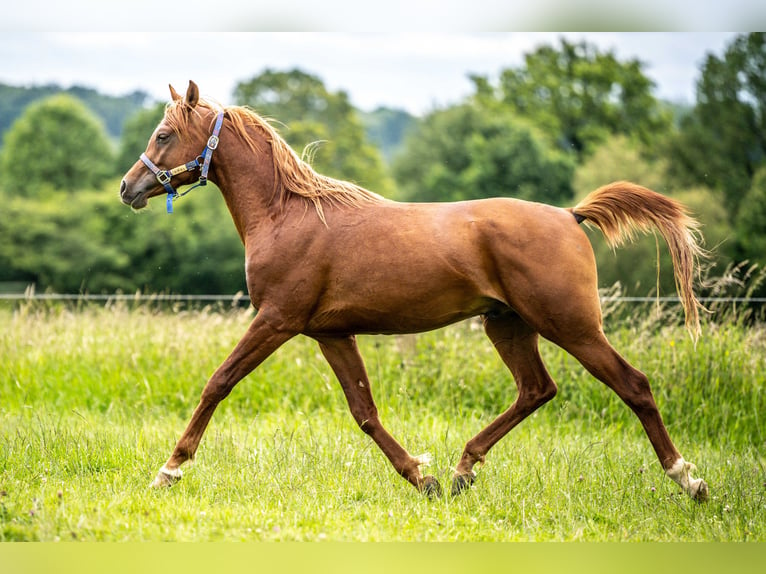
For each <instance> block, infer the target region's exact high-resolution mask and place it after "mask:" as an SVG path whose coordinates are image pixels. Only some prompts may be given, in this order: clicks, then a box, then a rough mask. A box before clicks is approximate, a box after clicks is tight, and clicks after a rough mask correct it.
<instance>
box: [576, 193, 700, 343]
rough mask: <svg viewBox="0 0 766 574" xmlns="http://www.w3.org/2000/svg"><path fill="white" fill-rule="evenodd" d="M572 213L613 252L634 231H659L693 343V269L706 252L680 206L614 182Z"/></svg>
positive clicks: (692, 221) (694, 223) (697, 325)
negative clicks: (600, 235) (593, 228)
mask: <svg viewBox="0 0 766 574" xmlns="http://www.w3.org/2000/svg"><path fill="white" fill-rule="evenodd" d="M571 212H572V214H573V215H574V216H575V218H576V219H577V221H578V223H579V222H582V221H587V222H588V223H592V224H593V225H595V226H596V227H598V228H599V229H600V230H601V232H602V233H603V234H604V237H606V240H607V242H608V243H609V245H610V246H611V247H612V248H614V247H617V246H619V245H622V244H623V243H624V242H625V241H626V240H629V241H632V240H633V239H634V238H635V232H636V231H641V232H643V233H648V232H649V231H651V228H652V227H654V228H656V229H657V230H658V231H659V232H660V234H661V235H662V236H663V237H664V238H665V241H666V242H667V244H668V248H669V249H670V255H671V256H672V258H673V269H674V271H675V281H676V290H677V291H678V294H679V296H680V298H681V304H682V305H683V307H684V313H685V315H686V328H687V329H688V330H689V333H690V334H691V336H692V338H693V339H694V340H696V339H697V337H698V336H699V334H700V322H699V314H698V308H701V307H702V305H700V303H699V301H698V300H697V297H696V296H695V295H694V289H693V283H694V267H695V263H696V260H697V259H699V258H700V257H703V256H704V255H705V251H704V250H703V249H702V247H700V245H699V243H698V238H699V237H700V234H699V223H698V222H697V221H696V220H695V219H694V218H692V217H691V216H690V215H689V214H688V212H687V210H686V208H685V207H684V206H683V204H681V203H680V202H678V201H676V200H674V199H670V198H669V197H665V196H664V195H660V194H659V193H656V192H654V191H651V190H650V189H647V188H645V187H642V186H640V185H635V184H633V183H629V182H625V181H618V182H614V183H610V184H609V185H605V186H603V187H600V188H598V189H597V190H595V191H593V192H591V193H590V194H589V195H588V196H587V197H586V198H585V199H583V200H582V201H581V202H580V203H579V204H577V206H575V207H573V208H572V209H571Z"/></svg>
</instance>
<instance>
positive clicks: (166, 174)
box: [141, 110, 223, 213]
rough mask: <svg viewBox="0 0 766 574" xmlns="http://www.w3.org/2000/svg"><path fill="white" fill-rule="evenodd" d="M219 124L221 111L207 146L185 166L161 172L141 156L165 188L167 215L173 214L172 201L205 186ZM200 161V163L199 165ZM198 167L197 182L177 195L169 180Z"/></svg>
mask: <svg viewBox="0 0 766 574" xmlns="http://www.w3.org/2000/svg"><path fill="white" fill-rule="evenodd" d="M221 124H223V110H221V111H220V112H218V117H217V118H216V119H215V127H214V128H213V135H211V136H210V137H209V138H208V140H207V144H205V149H203V150H202V153H201V154H199V155H198V156H197V157H196V158H195V159H193V160H192V161H189V162H186V163H185V164H183V165H179V166H178V167H174V168H173V169H166V170H162V169H160V168H158V167H157V166H156V165H154V163H153V162H152V160H150V159H149V158H148V157H146V154H145V153H142V154H141V161H142V162H144V165H146V167H148V168H149V170H150V171H151V172H152V173H153V174H154V175H155V176H156V177H157V181H159V182H160V183H161V184H162V187H164V188H165V191H167V192H168V199H167V210H168V213H173V200H174V199H176V198H177V197H182V196H184V195H186V194H187V193H189V192H190V191H191V190H192V189H194V188H195V187H199V186H201V185H207V172H208V170H209V169H210V160H211V159H212V157H213V151H214V150H215V149H216V148H217V147H218V134H220V133H221ZM200 160H201V162H202V163H200ZM199 167H201V168H202V169H201V171H200V176H199V179H198V180H197V183H196V184H195V185H193V186H192V187H190V188H189V189H187V190H186V191H184V192H183V193H178V192H177V191H176V190H175V188H173V186H172V185H171V184H170V180H171V178H172V177H173V176H174V175H178V174H179V173H184V172H187V171H193V170H195V169H197V168H199Z"/></svg>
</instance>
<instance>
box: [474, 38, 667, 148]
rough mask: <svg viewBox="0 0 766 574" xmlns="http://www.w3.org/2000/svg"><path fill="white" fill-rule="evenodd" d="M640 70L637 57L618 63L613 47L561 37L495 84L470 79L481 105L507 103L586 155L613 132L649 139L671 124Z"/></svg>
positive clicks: (504, 73)
mask: <svg viewBox="0 0 766 574" xmlns="http://www.w3.org/2000/svg"><path fill="white" fill-rule="evenodd" d="M642 68H643V64H642V63H641V62H640V61H638V60H628V61H626V62H620V61H619V60H618V59H617V57H616V56H615V55H614V53H612V52H611V51H609V52H606V53H603V52H600V51H599V50H598V49H597V48H596V47H595V46H593V45H591V44H588V43H586V42H580V43H571V42H568V41H567V40H565V39H563V38H562V39H561V41H560V45H559V47H558V49H557V48H555V47H553V46H541V47H540V48H538V49H537V50H535V51H534V52H532V53H529V54H526V55H525V57H524V65H523V66H520V67H518V68H508V69H506V70H503V71H502V73H501V75H500V81H499V85H498V86H497V87H496V88H495V87H493V86H492V84H491V83H490V82H489V80H488V79H487V78H485V77H481V76H474V77H473V78H472V79H473V82H474V85H475V89H476V96H475V97H476V100H477V101H478V102H479V103H483V104H484V105H487V104H489V105H492V104H493V102H494V103H497V102H499V103H501V104H502V105H504V106H507V107H509V108H510V109H511V110H512V111H513V112H514V113H516V114H519V115H521V116H524V117H526V118H529V119H530V120H531V121H532V122H534V123H535V125H537V126H539V127H540V128H541V129H542V130H543V131H544V132H545V133H546V134H547V135H548V136H549V137H550V138H551V139H552V140H553V141H554V142H555V143H556V144H557V145H559V146H560V147H562V148H563V149H565V150H569V151H572V152H574V153H575V154H576V156H577V157H578V159H582V158H583V157H584V156H587V155H588V154H589V153H590V152H591V151H593V149H595V147H596V146H597V145H598V144H600V143H601V142H603V141H604V140H605V138H606V137H607V136H608V135H610V134H625V135H629V136H630V137H636V138H637V139H639V140H640V141H642V142H644V143H649V142H651V140H652V139H653V137H654V134H656V133H657V132H662V131H664V130H665V129H666V128H667V127H668V125H669V122H670V117H669V115H668V114H666V113H664V112H663V110H662V108H661V107H660V106H659V104H658V102H657V101H656V100H655V98H654V97H653V96H652V93H651V90H652V88H653V83H652V81H651V80H650V79H649V78H647V77H646V76H645V75H644V73H643V69H642Z"/></svg>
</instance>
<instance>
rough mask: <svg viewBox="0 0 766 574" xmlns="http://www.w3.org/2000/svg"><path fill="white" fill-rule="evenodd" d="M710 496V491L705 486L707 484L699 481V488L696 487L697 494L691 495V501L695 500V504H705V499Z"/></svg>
mask: <svg viewBox="0 0 766 574" xmlns="http://www.w3.org/2000/svg"><path fill="white" fill-rule="evenodd" d="M709 496H710V489H709V488H708V486H707V482H705V481H704V480H701V481H700V483H699V486H698V487H697V492H695V493H694V494H693V495H692V499H693V500H696V501H697V502H700V503H702V502H707V499H708V498H709Z"/></svg>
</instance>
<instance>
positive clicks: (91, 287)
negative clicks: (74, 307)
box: [0, 181, 245, 293]
mask: <svg viewBox="0 0 766 574" xmlns="http://www.w3.org/2000/svg"><path fill="white" fill-rule="evenodd" d="M118 188H119V183H118V182H117V181H112V182H111V189H112V193H105V192H102V191H90V192H87V191H81V192H78V193H70V194H66V193H58V194H54V195H52V196H51V197H50V198H49V199H25V198H17V199H14V200H8V201H6V205H5V208H4V209H3V210H0V236H2V237H3V238H5V239H7V240H4V241H3V242H1V243H0V269H1V270H0V281H14V282H20V281H23V282H26V283H31V284H36V285H37V287H38V289H49V290H53V291H56V292H61V293H78V292H84V291H87V292H91V293H101V292H114V291H116V290H122V291H127V292H132V291H135V290H142V291H151V292H168V291H170V292H176V293H177V292H181V293H236V292H237V291H240V290H243V289H244V288H245V283H244V270H243V266H242V260H243V251H242V244H241V242H240V240H239V236H238V235H237V233H236V231H235V229H234V226H233V225H232V224H231V221H230V218H229V214H228V212H227V210H226V207H225V204H224V202H223V199H222V198H221V197H220V193H219V192H218V191H217V189H216V188H215V186H213V185H208V187H206V188H200V189H199V190H196V191H195V192H193V193H194V195H193V196H192V195H190V196H188V198H187V199H186V200H185V201H184V202H183V204H180V205H179V206H178V207H177V211H178V213H177V214H176V215H174V216H166V215H165V214H158V213H157V212H156V211H152V210H150V211H149V212H148V213H146V214H141V215H139V214H136V213H132V212H131V211H130V210H129V209H128V208H127V207H125V206H124V205H122V204H121V203H120V202H119V200H118V199H117V193H116V192H117V189H118Z"/></svg>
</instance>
